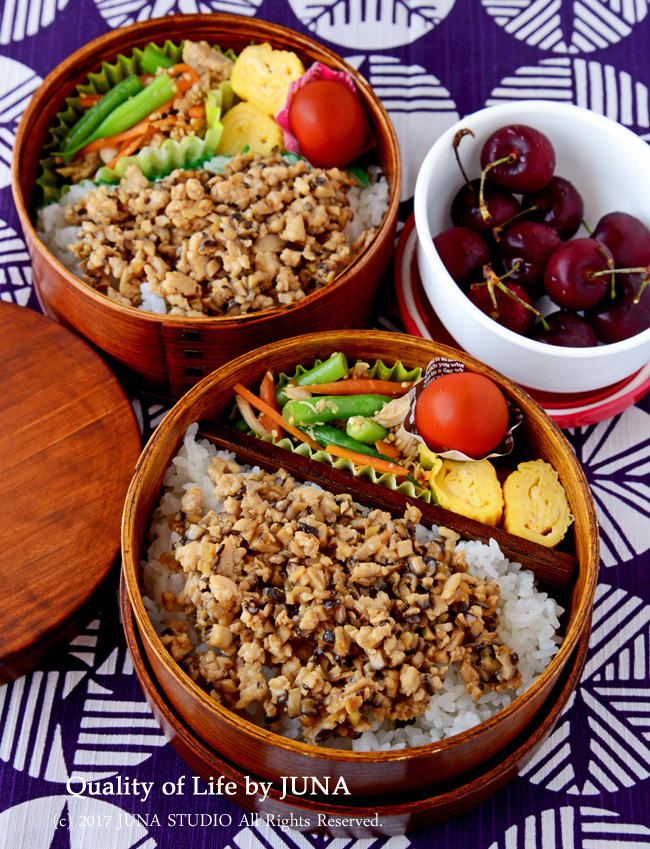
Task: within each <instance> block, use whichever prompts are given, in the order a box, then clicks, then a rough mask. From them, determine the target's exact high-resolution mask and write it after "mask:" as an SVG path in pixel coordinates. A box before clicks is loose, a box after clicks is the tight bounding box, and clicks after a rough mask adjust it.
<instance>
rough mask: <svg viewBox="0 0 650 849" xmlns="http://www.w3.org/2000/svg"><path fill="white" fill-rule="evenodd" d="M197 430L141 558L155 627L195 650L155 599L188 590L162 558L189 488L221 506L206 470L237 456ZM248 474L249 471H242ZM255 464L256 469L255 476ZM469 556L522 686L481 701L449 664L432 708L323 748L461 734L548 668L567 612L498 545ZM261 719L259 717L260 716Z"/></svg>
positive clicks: (386, 745) (291, 731) (388, 746)
mask: <svg viewBox="0 0 650 849" xmlns="http://www.w3.org/2000/svg"><path fill="white" fill-rule="evenodd" d="M197 430H198V425H196V424H193V425H191V427H190V428H188V431H187V433H186V436H185V440H184V442H183V445H182V447H181V449H180V451H179V453H178V454H177V456H176V457H175V458H174V459H173V460H172V464H171V466H170V467H169V469H168V470H167V473H166V475H165V479H164V485H165V494H164V495H163V497H162V498H161V500H160V503H159V505H158V508H157V509H156V511H155V513H154V519H153V522H152V527H151V534H150V539H151V545H150V548H149V550H148V552H147V560H146V561H143V563H142V569H143V583H144V588H145V592H146V595H145V596H144V598H143V600H144V604H145V607H146V609H147V612H148V613H149V616H150V618H151V621H152V623H153V624H154V627H155V628H156V630H157V632H158V633H160V632H161V631H162V630H164V628H166V627H167V625H168V624H169V622H170V621H171V620H172V619H180V620H182V621H186V622H187V625H188V628H189V632H188V633H189V637H190V639H191V640H192V642H193V643H194V644H195V645H196V646H197V651H202V650H205V647H204V646H203V645H201V644H200V637H199V635H198V633H197V632H196V630H195V629H194V628H193V627H192V622H191V620H185V619H184V617H183V616H182V614H180V613H179V611H177V610H176V611H173V612H171V613H169V612H167V611H165V610H164V608H161V607H160V606H159V605H158V604H157V603H156V601H154V599H160V597H161V593H163V592H165V591H169V592H172V593H173V594H174V595H178V594H179V593H180V592H181V591H182V590H183V587H184V586H185V574H184V573H178V572H176V573H173V572H170V570H169V568H168V567H167V566H165V565H163V564H161V563H160V561H159V558H160V557H161V555H163V554H165V553H167V552H170V551H172V549H173V544H174V542H176V541H177V540H178V539H179V536H178V534H176V533H174V532H172V531H170V529H169V525H168V522H169V520H170V518H171V517H172V516H174V515H175V514H176V513H178V511H179V510H180V499H181V496H182V495H183V493H184V492H185V491H186V490H187V489H188V488H189V487H191V486H199V487H200V489H201V492H202V494H203V507H204V509H205V510H206V511H207V510H215V512H218V511H219V509H220V505H219V502H218V501H217V499H216V498H215V497H214V492H213V488H214V485H213V483H212V481H211V480H210V478H209V477H208V475H207V472H206V469H207V467H208V465H209V464H210V460H211V458H212V457H213V456H214V455H215V454H218V455H219V456H221V457H224V458H226V459H234V454H233V453H232V452H222V451H220V452H217V450H216V448H215V447H214V446H213V445H211V444H210V443H209V442H207V441H205V440H198V441H197V440H196V439H195V436H196V432H197ZM243 468H244V469H247V468H249V467H243ZM257 470H258V468H257V467H255V468H254V469H252V471H257ZM417 534H418V538H420V539H422V540H425V539H430V538H435V529H433V531H429V530H428V529H427V528H425V527H424V526H422V525H420V526H418V531H417ZM458 548H463V549H465V551H466V552H467V562H468V564H469V570H468V571H469V572H470V574H473V575H476V576H477V577H481V578H485V579H486V580H496V581H497V583H498V584H499V587H500V590H501V607H500V608H499V613H500V626H499V634H500V636H501V638H502V639H503V640H504V641H505V642H506V643H507V645H508V646H509V647H510V648H511V649H512V650H513V651H516V652H517V654H518V655H519V670H520V672H521V677H522V684H521V687H520V688H519V689H518V690H516V691H514V690H505V691H504V692H502V693H496V692H494V691H491V690H488V691H486V692H485V694H484V695H483V696H481V698H480V699H479V700H478V701H475V700H474V699H473V698H472V696H471V695H469V694H468V693H466V692H465V682H464V681H463V679H462V677H461V676H460V673H459V672H457V671H456V670H455V669H454V667H453V666H450V667H449V670H448V672H447V675H446V678H445V681H444V684H443V686H442V688H441V689H440V690H438V691H437V692H436V693H435V695H433V696H432V697H431V702H430V705H429V708H428V709H427V710H426V711H425V712H424V713H423V714H421V715H420V716H419V717H417V718H416V720H415V721H414V722H413V723H412V724H410V725H407V726H405V727H403V728H397V729H396V728H394V727H393V724H392V723H391V722H389V721H386V722H384V723H383V724H382V725H381V726H377V727H376V728H374V729H373V730H372V731H367V732H365V733H364V734H362V735H361V736H360V737H359V738H358V739H357V740H353V741H351V743H350V741H349V740H347V739H342V738H332V739H330V740H329V741H328V742H327V743H326V744H325V745H329V746H332V747H335V748H346V749H349V748H350V747H351V748H352V749H353V750H354V751H358V752H370V751H381V750H383V751H388V750H397V749H404V748H406V747H409V746H420V745H424V744H426V743H432V742H435V741H436V740H441V739H443V738H445V737H450V736H452V735H453V734H459V733H460V732H462V731H466V730H467V729H469V728H472V727H473V726H475V725H478V724H479V723H480V722H482V721H483V720H485V719H488V718H489V717H490V716H492V715H493V714H495V713H496V712H497V711H499V710H501V709H502V708H504V707H506V706H507V705H509V704H510V702H511V701H512V700H513V698H514V697H515V696H517V695H519V694H520V693H522V692H523V691H524V690H525V689H526V688H527V687H529V686H530V685H531V684H532V683H533V681H534V680H535V679H536V678H537V677H538V676H539V675H540V674H541V673H542V672H543V671H544V670H545V669H546V667H547V666H548V664H549V662H550V661H551V658H552V657H553V656H554V655H555V654H556V653H557V651H558V648H559V646H560V643H561V637H560V636H559V628H560V622H559V618H560V616H561V615H562V613H563V610H562V608H561V607H560V606H559V605H558V604H557V603H556V602H555V601H554V600H553V599H552V598H550V597H549V596H548V594H547V593H545V592H540V591H539V590H538V589H537V588H536V586H535V578H534V575H533V573H532V572H530V571H528V570H525V569H522V567H521V565H520V564H519V563H513V562H511V561H509V560H507V559H506V558H505V557H504V556H503V554H502V553H501V550H500V549H499V546H498V544H497V543H496V542H495V540H491V541H490V544H489V545H484V544H483V543H480V542H474V541H464V542H460V543H459V544H458ZM249 714H250V715H249V717H248V718H249V719H252V720H253V721H255V720H256V719H257V718H258V717H256V715H255V712H254V709H252V710H250V711H249ZM259 718H260V722H261V713H260V714H259ZM300 728H301V726H300V724H299V723H298V721H297V720H289V719H288V718H287V717H286V716H284V718H283V725H282V733H283V734H284V735H286V736H288V737H293V738H295V739H302V734H301V731H300Z"/></svg>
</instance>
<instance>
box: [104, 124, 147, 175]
mask: <svg viewBox="0 0 650 849" xmlns="http://www.w3.org/2000/svg"><path fill="white" fill-rule="evenodd" d="M148 136H149V133H148V132H144V133H141V134H140V135H139V136H136V137H135V138H134V139H132V140H131V141H125V142H124V143H123V144H122V147H121V148H120V149H119V151H118V153H117V155H116V156H114V157H113V159H111V161H110V162H109V163H108V167H109V168H115V166H116V165H117V163H118V162H119V161H120V159H122V157H123V156H130V155H131V154H132V153H134V152H135V151H136V150H137V149H138V148H139V147H140V145H141V144H142V142H143V141H144V140H145V139H146V138H147V137H148Z"/></svg>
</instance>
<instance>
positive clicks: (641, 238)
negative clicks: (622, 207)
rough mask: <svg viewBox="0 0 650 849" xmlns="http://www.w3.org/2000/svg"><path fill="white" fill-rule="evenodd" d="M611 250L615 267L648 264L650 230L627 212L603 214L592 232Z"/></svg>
mask: <svg viewBox="0 0 650 849" xmlns="http://www.w3.org/2000/svg"><path fill="white" fill-rule="evenodd" d="M593 237H594V239H598V240H599V241H600V242H603V243H604V244H606V245H607V247H608V248H609V249H610V251H611V252H612V256H613V257H614V262H615V263H616V266H617V268H633V267H636V266H639V265H648V264H650V230H648V228H647V227H646V225H645V224H644V223H643V221H640V220H639V219H638V218H636V217H635V216H634V215H628V213H627V212H609V213H608V214H607V215H603V217H602V218H601V219H600V221H599V222H598V224H596V229H595V230H594V232H593Z"/></svg>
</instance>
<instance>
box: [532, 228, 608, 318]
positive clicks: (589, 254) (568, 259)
mask: <svg viewBox="0 0 650 849" xmlns="http://www.w3.org/2000/svg"><path fill="white" fill-rule="evenodd" d="M612 268H613V257H612V254H611V251H610V250H609V248H608V247H607V246H606V245H604V244H603V243H602V242H598V241H596V239H590V238H587V239H573V240H572V241H571V242H564V244H562V245H561V246H560V247H559V248H558V249H557V250H556V251H555V252H554V253H553V255H552V256H551V258H550V259H549V261H548V265H547V266H546V271H545V273H544V288H545V289H546V294H547V295H548V296H549V298H550V299H551V300H552V301H554V302H555V303H556V304H557V305H558V306H559V307H562V308H563V309H567V310H584V309H587V308H588V307H593V306H595V305H596V304H597V303H598V301H600V300H601V299H602V298H603V297H604V295H605V293H606V292H607V288H608V283H609V280H610V277H611V275H610V274H604V275H602V276H601V275H598V272H602V271H608V270H611V269H612Z"/></svg>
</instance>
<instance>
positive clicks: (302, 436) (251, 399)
mask: <svg viewBox="0 0 650 849" xmlns="http://www.w3.org/2000/svg"><path fill="white" fill-rule="evenodd" d="M233 389H234V391H235V392H236V393H237V395H241V397H242V398H245V399H246V400H247V401H248V403H249V404H250V405H251V407H255V409H256V410H259V411H260V413H264V414H265V415H267V416H268V417H269V418H270V419H273V421H274V422H275V423H276V424H278V425H279V426H280V427H283V428H284V429H285V430H286V431H287V432H288V433H290V434H291V435H292V436H295V437H296V439H299V440H300V442H306V443H307V445H309V447H310V448H311V449H312V451H322V450H323V447H322V446H321V445H319V444H318V443H317V442H316V441H315V440H314V439H312V438H311V436H307V434H306V433H303V432H302V431H301V430H298V428H297V427H293V425H290V424H287V423H286V422H285V420H284V419H283V418H282V416H281V415H280V413H277V412H276V411H275V410H274V409H273V408H272V407H269V405H268V404H267V403H266V402H265V401H262V400H261V398H258V397H257V395H253V393H252V392H249V390H248V389H246V387H245V386H242V385H241V383H235V385H234V386H233Z"/></svg>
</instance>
